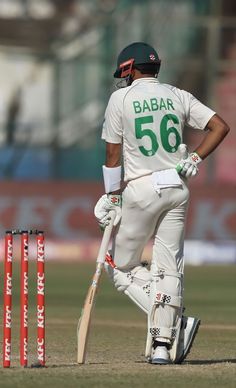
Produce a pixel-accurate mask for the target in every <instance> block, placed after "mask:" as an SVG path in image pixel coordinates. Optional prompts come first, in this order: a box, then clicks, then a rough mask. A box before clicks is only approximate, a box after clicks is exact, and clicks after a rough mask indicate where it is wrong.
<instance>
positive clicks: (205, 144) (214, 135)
mask: <svg viewBox="0 0 236 388" xmlns="http://www.w3.org/2000/svg"><path fill="white" fill-rule="evenodd" d="M206 129H207V130H208V131H207V133H206V135H205V137H204V139H203V141H202V142H201V144H200V145H199V146H198V147H197V148H196V150H195V152H196V153H197V155H199V156H200V158H201V159H205V158H206V157H207V156H208V155H210V154H211V152H213V151H214V150H215V149H216V148H217V147H218V145H219V144H220V143H221V142H222V141H223V139H224V138H225V136H226V135H227V134H228V132H229V130H230V129H229V126H228V125H227V124H226V122H225V121H224V120H223V119H222V118H221V117H220V116H218V115H217V114H215V115H214V116H212V118H211V119H210V120H209V122H208V124H207V125H206Z"/></svg>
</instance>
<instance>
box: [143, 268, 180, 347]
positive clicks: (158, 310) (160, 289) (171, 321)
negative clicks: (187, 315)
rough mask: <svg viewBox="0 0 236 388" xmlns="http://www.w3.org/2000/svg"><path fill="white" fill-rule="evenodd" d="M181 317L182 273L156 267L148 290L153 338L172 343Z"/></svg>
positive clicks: (150, 328)
mask: <svg viewBox="0 0 236 388" xmlns="http://www.w3.org/2000/svg"><path fill="white" fill-rule="evenodd" d="M181 317H182V274H181V273H179V272H170V271H164V270H159V269H158V270H157V271H156V272H155V273H154V274H153V277H152V282H151V292H150V307H149V323H150V327H149V330H150V332H151V335H152V338H153V340H159V341H165V342H167V343H169V344H172V343H173V339H174V338H175V337H176V336H177V335H178V333H177V332H179V329H180V322H181ZM164 329H166V330H164Z"/></svg>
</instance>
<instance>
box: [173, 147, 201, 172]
mask: <svg viewBox="0 0 236 388" xmlns="http://www.w3.org/2000/svg"><path fill="white" fill-rule="evenodd" d="M179 151H180V153H181V155H182V159H181V160H180V161H179V163H178V164H177V166H176V170H177V172H178V173H179V174H180V175H182V176H183V177H185V178H189V177H194V176H196V175H197V174H198V171H199V170H198V166H197V165H198V164H199V163H200V162H201V161H202V159H201V158H200V156H199V155H198V154H197V153H196V152H192V153H190V154H189V153H188V150H187V146H186V144H180V146H179Z"/></svg>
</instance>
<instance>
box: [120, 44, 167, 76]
mask: <svg viewBox="0 0 236 388" xmlns="http://www.w3.org/2000/svg"><path fill="white" fill-rule="evenodd" d="M160 64H161V61H160V59H159V57H158V54H157V52H156V50H154V48H153V47H152V46H150V45H149V44H147V43H143V42H136V43H132V44H130V45H129V46H127V47H125V48H124V49H123V50H122V51H121V53H120V54H119V56H118V59H117V69H116V71H115V73H114V77H115V78H126V77H128V76H129V75H130V73H131V70H132V68H134V67H136V65H156V69H157V73H158V71H159V68H160ZM137 67H138V66H137Z"/></svg>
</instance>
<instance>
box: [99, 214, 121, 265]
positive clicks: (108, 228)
mask: <svg viewBox="0 0 236 388" xmlns="http://www.w3.org/2000/svg"><path fill="white" fill-rule="evenodd" d="M109 215H110V222H109V225H107V226H106V228H105V230H104V233H103V238H102V242H101V245H100V249H99V252H98V256H97V263H101V264H104V262H105V258H106V253H107V250H108V245H109V241H110V237H111V232H112V229H113V224H114V220H115V216H116V212H115V210H111V211H110V212H109Z"/></svg>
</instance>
